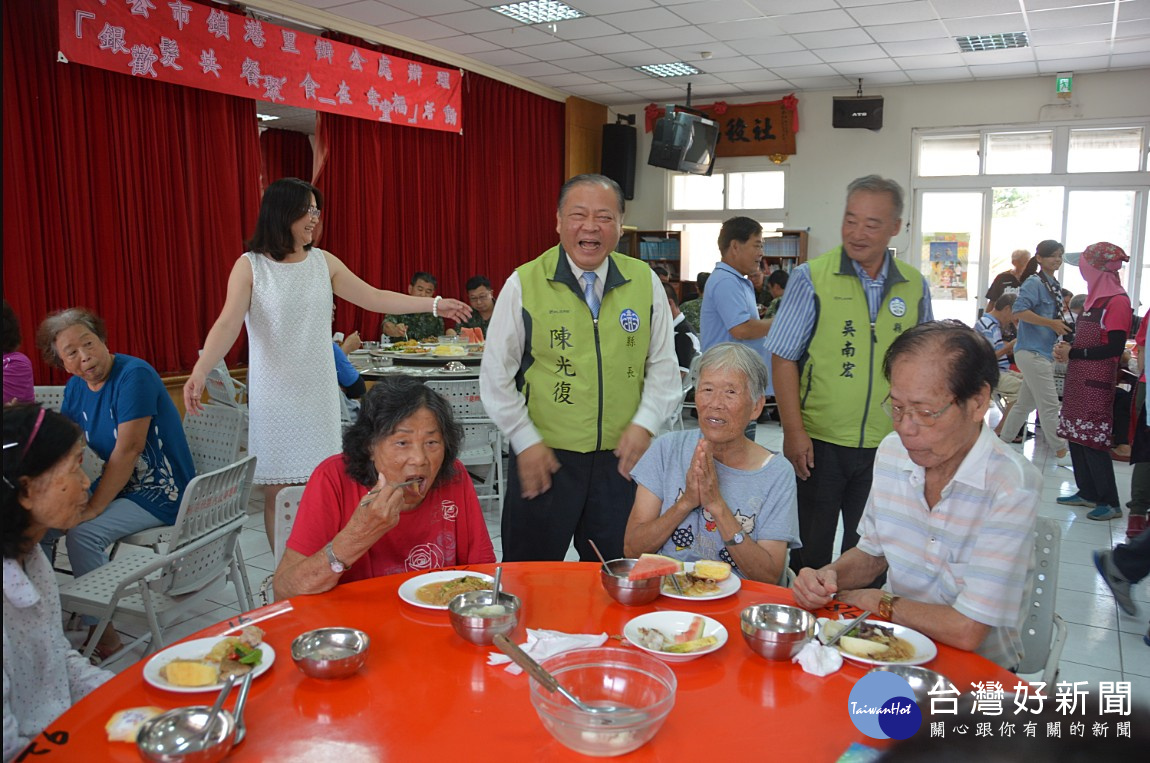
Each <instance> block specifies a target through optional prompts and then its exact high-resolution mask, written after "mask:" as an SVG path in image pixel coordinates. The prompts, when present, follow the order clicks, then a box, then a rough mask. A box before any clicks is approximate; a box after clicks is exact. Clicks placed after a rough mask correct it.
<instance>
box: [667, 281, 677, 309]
mask: <svg viewBox="0 0 1150 763" xmlns="http://www.w3.org/2000/svg"><path fill="white" fill-rule="evenodd" d="M663 291H664V293H666V295H667V299H669V300H671V301H672V302H674V303H675V306H676V307H678V306H679V297H678V296H677V295H676V294H675V287H674V286H672V285H671V284H669V283H665V284H663Z"/></svg>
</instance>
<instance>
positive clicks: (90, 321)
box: [36, 307, 108, 368]
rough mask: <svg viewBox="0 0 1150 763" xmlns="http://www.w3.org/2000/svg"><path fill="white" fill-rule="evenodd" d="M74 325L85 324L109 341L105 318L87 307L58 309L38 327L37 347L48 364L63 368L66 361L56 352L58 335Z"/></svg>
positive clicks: (102, 340)
mask: <svg viewBox="0 0 1150 763" xmlns="http://www.w3.org/2000/svg"><path fill="white" fill-rule="evenodd" d="M72 326H84V327H85V328H87V329H88V330H89V331H91V332H92V333H93V334H95V335H96V336H97V337H99V339H100V341H101V342H104V343H105V344H106V343H107V342H108V326H107V324H105V323H104V319H103V318H101V317H100V316H98V315H96V313H95V312H93V311H92V310H89V309H88V308H86V307H69V308H68V309H67V310H57V311H56V312H54V313H52V314H50V315H49V316H48V317H47V318H45V319H44V320H43V321H41V322H40V328H38V329H36V347H37V348H38V349H39V350H40V355H42V356H43V358H44V362H45V363H47V364H48V365H52V366H56V367H57V368H63V367H64V362H63V361H62V360H60V356H59V354H57V352H56V336H57V335H58V334H59V333H60V332H61V331H63V330H64V329H67V328H70V327H72Z"/></svg>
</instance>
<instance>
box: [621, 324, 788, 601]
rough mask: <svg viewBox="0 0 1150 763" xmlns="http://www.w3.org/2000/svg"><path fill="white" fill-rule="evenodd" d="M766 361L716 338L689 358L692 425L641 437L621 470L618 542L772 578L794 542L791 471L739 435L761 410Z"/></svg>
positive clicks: (632, 551)
mask: <svg viewBox="0 0 1150 763" xmlns="http://www.w3.org/2000/svg"><path fill="white" fill-rule="evenodd" d="M766 387H767V367H766V365H765V364H764V363H763V361H762V360H761V359H760V358H759V356H758V355H757V354H755V353H754V352H753V351H751V350H749V349H747V348H746V347H744V346H742V345H738V344H733V343H723V344H718V345H715V346H714V347H712V348H711V349H709V350H707V351H706V352H705V353H703V356H702V357H701V358H700V359H699V382H698V384H697V385H696V387H695V389H696V392H695V405H696V406H697V408H698V411H699V429H698V430H697V431H696V430H686V431H681V432H669V433H667V434H665V435H663V436H662V437H660V438H658V439H657V440H655V441H654V442H653V443H651V447H650V449H649V450H648V451H647V452H646V453H645V454H644V455H643V457H642V458H641V459H640V460H639V463H638V464H636V465H635V468H634V469H633V470H632V472H631V477H632V478H633V479H634V480H635V482H636V483H638V491H637V493H636V495H635V505H634V507H633V508H632V509H631V517H630V519H629V520H628V521H627V531H626V535H625V536H624V538H623V550H624V553H625V554H626V555H627V556H629V557H634V556H638V555H639V554H641V553H644V552H657V553H661V554H664V555H666V556H670V557H674V558H676V559H680V560H682V561H687V562H690V561H697V560H700V559H717V560H721V561H724V562H727V563H728V564H730V565H731V566H732V567H733V568H735V569H736V570H737V571H738V573H739V574H741V575H742V576H744V577H747V578H749V579H751V580H759V581H762V582H765V583H777V582H779V580H780V579H781V577H782V574H783V567H784V566H785V565H786V560H787V553H788V550H789V549H790V548H798V547H799V546H800V545H801V543H800V542H799V529H798V514H797V510H796V508H795V472H794V468H793V467H792V466H791V464H790V462H789V461H787V460H786V459H785V458H781V457H777V456H776V454H774V453H772V452H771V451H769V450H767V449H766V448H764V447H763V446H761V445H758V444H757V443H755V442H754V441H752V440H749V439H747V437H746V435H745V434H744V430H745V429H746V428H747V425H748V424H749V423H750V422H752V421H754V420H755V419H756V418H758V416H759V414H760V413H762V410H763V403H764V401H765V400H764V396H763V390H765V389H766Z"/></svg>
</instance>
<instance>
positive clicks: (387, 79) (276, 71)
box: [58, 0, 463, 133]
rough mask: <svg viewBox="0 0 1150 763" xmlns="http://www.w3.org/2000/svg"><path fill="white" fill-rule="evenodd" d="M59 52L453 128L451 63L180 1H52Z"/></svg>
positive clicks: (143, 72) (174, 80)
mask: <svg viewBox="0 0 1150 763" xmlns="http://www.w3.org/2000/svg"><path fill="white" fill-rule="evenodd" d="M58 5H59V18H60V29H59V32H60V53H61V54H62V55H63V56H64V58H66V59H67V60H68V61H69V62H71V63H80V64H87V65H89V66H96V67H99V68H101V69H108V70H109V71H116V72H122V73H124V74H128V75H131V76H134V77H143V78H145V79H154V80H156V81H158V82H168V83H171V84H175V85H184V86H186V87H195V88H200V89H202V90H212V91H215V92H217V93H227V94H229V95H238V96H241V97H244V98H253V99H257V100H264V101H271V102H273V103H284V104H287V105H289V106H298V107H300V108H305V109H315V110H317V111H326V112H331V113H332V114H341V115H343V116H348V117H359V118H361V119H371V120H375V121H380V122H392V123H395V124H406V125H411V126H413V127H423V128H427V129H431V130H443V131H446V132H454V133H460V132H462V131H463V115H462V113H461V111H460V107H461V102H462V95H461V92H460V81H461V79H462V77H463V72H462V71H460V70H459V69H443V68H440V67H437V66H431V65H429V64H423V63H416V62H414V61H409V60H407V59H404V58H399V57H396V56H388V55H382V54H380V53H376V52H374V51H370V50H367V49H365V48H357V47H355V46H353V45H348V44H346V43H342V42H336V41H335V40H328V39H325V38H323V37H316V36H315V35H312V34H307V33H305V32H297V31H295V30H291V29H285V28H283V27H279V26H276V25H274V24H269V23H267V22H264V21H260V20H259V19H252V18H247V17H245V16H240V15H237V14H234V13H228V12H227V11H224V10H221V9H218V8H209V7H205V6H203V5H198V4H195V3H189V2H181V0H171V1H170V2H169V1H167V0H164V1H163V2H161V1H160V0H58Z"/></svg>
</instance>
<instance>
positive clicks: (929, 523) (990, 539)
mask: <svg viewBox="0 0 1150 763" xmlns="http://www.w3.org/2000/svg"><path fill="white" fill-rule="evenodd" d="M924 491H925V472H924V470H923V468H922V467H920V466H918V465H916V464H915V463H914V462H913V461H911V460H910V457H909V456H908V455H907V451H906V448H904V447H903V445H902V442H901V441H900V440H899V437H898V434H897V433H891V434H889V435H887V436H886V438H885V439H884V440H883V441H882V443H881V444H880V445H879V447H878V452H877V454H876V455H875V464H874V486H873V488H872V490H871V494H870V497H869V498H868V499H867V505H866V510H865V511H864V513H863V518H862V521H861V522H860V523H859V535H860V536H862V537H861V539H860V540H859V543H858V548H859V550H860V551H864V552H866V553H867V554H869V555H871V556H876V557H884V558H885V559H886V562H887V565H888V584H887V587H888V588H889V589H890V591H891V593H893V594H895V595H896V596H904V597H906V598H908V599H912V600H915V601H920V602H925V603H928V604H946V605H949V606H951V607H953V608H954V609H955V610H956V611H957V612H959V613H960V614H962V615H965V616H966V617H969V618H970V619H972V620H975V621H976V622H980V623H983V624H984V625H989V626H990V631H989V632H988V633H987V635H986V638H985V639H984V640H983V642H982V644H981V645H980V646H979V647H978V649H977V650H976V651H977V652H978V654H980V655H982V656H983V657H985V658H987V659H988V660H992V661H993V662H996V663H998V664H999V665H1001V666H1003V667H1005V668H1008V669H1010V668H1014V667H1016V666H1017V665H1018V663H1019V660H1021V658H1022V638H1021V629H1022V623H1023V619H1024V617H1025V614H1026V608H1025V599H1026V596H1027V592H1028V591H1029V590H1030V584H1031V581H1032V576H1033V574H1034V525H1035V518H1036V517H1037V515H1038V501H1039V498H1040V496H1041V491H1042V476H1041V474H1040V473H1039V471H1038V469H1037V468H1035V467H1034V465H1033V464H1031V463H1030V462H1029V461H1027V460H1026V458H1025V457H1023V456H1022V454H1021V453H1016V452H1015V451H1013V450H1012V449H1011V448H1010V446H1008V445H1005V444H1003V443H1002V442H1001V441H1000V440H999V439H998V438H997V437H995V436H994V432H993V431H991V430H990V429H989V428H987V427H986V426H985V425H984V426H983V427H982V431H981V432H980V433H979V436H978V439H977V440H976V441H975V444H974V446H973V447H972V448H971V450H970V452H969V453H968V454H967V455H966V458H965V459H963V462H962V464H961V465H960V466H959V468H958V472H957V473H956V474H955V475H954V478H953V479H952V480H951V481H950V483H949V484H947V485H946V487H945V488H943V490H942V499H941V500H940V501H939V502H938V503H937V504H936V505H935V506H934V508H933V509H930V508H928V507H927V504H926V498H925V495H924Z"/></svg>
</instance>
